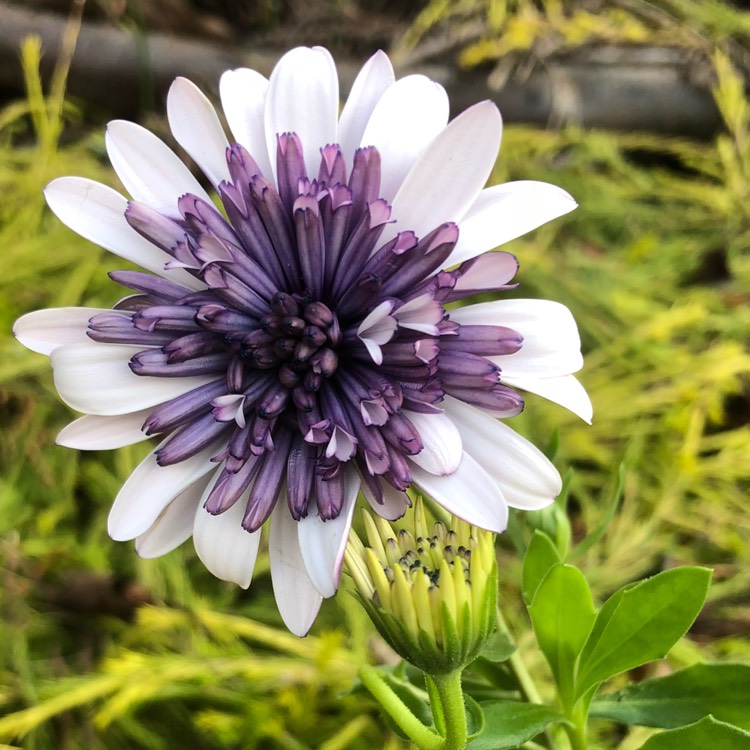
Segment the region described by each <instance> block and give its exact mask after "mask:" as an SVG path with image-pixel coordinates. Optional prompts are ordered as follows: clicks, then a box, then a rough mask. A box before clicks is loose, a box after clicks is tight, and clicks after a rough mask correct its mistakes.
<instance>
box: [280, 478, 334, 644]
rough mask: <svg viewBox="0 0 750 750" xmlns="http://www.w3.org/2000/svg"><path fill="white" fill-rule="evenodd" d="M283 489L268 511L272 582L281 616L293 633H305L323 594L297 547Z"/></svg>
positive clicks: (295, 522) (293, 524) (316, 611)
mask: <svg viewBox="0 0 750 750" xmlns="http://www.w3.org/2000/svg"><path fill="white" fill-rule="evenodd" d="M285 496H286V492H282V493H281V495H280V497H279V500H278V501H277V502H276V505H275V506H274V509H273V513H272V514H271V531H270V535H269V540H268V556H269V558H270V561H271V583H272V585H273V593H274V596H275V597H276V605H277V606H278V608H279V613H280V614H281V619H282V620H284V624H285V625H286V626H287V627H288V628H289V630H291V632H292V633H294V634H295V635H298V636H300V637H302V636H305V635H307V633H308V631H309V630H310V628H311V627H312V624H313V623H314V622H315V618H316V617H317V615H318V611H319V610H320V605H321V603H322V601H323V597H322V596H321V595H320V594H319V593H318V590H317V589H316V588H315V586H313V583H312V581H311V580H310V576H309V575H308V573H307V568H306V567H305V562H304V560H303V559H302V553H301V552H300V547H299V538H298V535H297V525H298V522H297V521H295V520H294V519H293V518H292V516H291V514H290V513H289V508H288V507H287V504H286V502H284V498H285Z"/></svg>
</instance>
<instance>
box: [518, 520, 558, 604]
mask: <svg viewBox="0 0 750 750" xmlns="http://www.w3.org/2000/svg"><path fill="white" fill-rule="evenodd" d="M560 562H561V560H560V555H559V553H558V552H557V547H555V543H554V542H553V541H552V540H551V539H550V538H549V537H548V536H547V535H546V534H545V533H543V532H541V531H535V532H534V536H532V537H531V542H529V547H528V549H527V550H526V555H525V556H524V558H523V582H522V593H523V600H524V601H525V602H526V604H527V605H529V604H531V602H532V601H533V600H534V594H535V593H536V590H537V588H539V584H540V583H541V582H542V579H543V578H544V576H546V575H547V573H549V571H550V568H551V567H553V566H554V565H558V564H559V563H560Z"/></svg>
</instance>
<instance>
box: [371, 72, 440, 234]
mask: <svg viewBox="0 0 750 750" xmlns="http://www.w3.org/2000/svg"><path fill="white" fill-rule="evenodd" d="M448 109H449V105H448V95H447V94H446V93H445V89H444V88H443V87H442V86H441V85H440V84H439V83H435V82H434V81H431V80H430V79H429V78H427V77H426V76H423V75H411V76H406V77H405V78H402V79H400V80H399V81H396V83H394V84H393V85H392V86H390V87H389V88H388V89H387V90H386V91H385V92H384V93H383V95H382V96H381V97H380V100H379V101H378V103H377V104H376V105H375V108H374V109H373V112H372V115H371V116H370V119H369V121H368V123H367V127H366V128H365V132H364V134H363V136H362V142H361V144H360V145H362V146H376V147H377V149H378V151H380V158H381V164H382V177H381V182H380V197H381V198H385V200H387V201H392V200H393V198H394V196H395V195H396V193H397V192H398V189H399V187H400V186H401V183H402V182H403V181H404V178H405V177H406V175H407V174H408V172H409V170H410V169H411V168H412V166H414V164H415V163H416V161H417V159H419V157H420V156H421V155H422V152H423V151H424V150H425V149H426V148H427V146H428V145H429V143H430V141H432V139H433V138H434V137H435V136H436V135H437V134H438V133H439V132H440V131H441V130H442V129H443V128H444V127H445V124H446V123H447V122H448ZM398 228H399V230H400V229H411V228H412V227H410V226H399V227H398Z"/></svg>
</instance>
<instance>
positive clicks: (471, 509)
mask: <svg viewBox="0 0 750 750" xmlns="http://www.w3.org/2000/svg"><path fill="white" fill-rule="evenodd" d="M411 474H412V478H413V479H414V482H415V484H416V485H417V486H418V487H419V488H420V489H421V490H423V491H424V492H425V493H426V494H427V495H429V496H430V497H431V498H432V499H433V500H434V501H435V502H436V503H437V504H438V505H442V507H443V508H445V509H446V510H447V511H448V512H449V513H452V514H453V515H455V516H458V517H459V518H463V520H464V521H466V522H467V523H470V524H473V525H474V526H479V527H481V528H483V529H487V530H488V531H494V532H495V533H498V534H499V533H501V532H503V531H505V527H506V526H507V525H508V506H507V504H506V502H505V499H504V498H503V494H502V492H501V491H500V488H499V487H498V486H497V484H496V483H495V482H493V481H492V478H491V477H490V475H489V474H488V473H487V472H486V471H485V470H484V469H483V468H482V467H481V466H480V465H479V464H478V463H477V462H476V461H475V460H474V459H473V458H472V457H471V456H470V455H468V454H467V453H464V456H463V459H462V460H461V463H460V465H459V467H458V469H456V471H454V472H453V474H448V475H447V476H442V477H441V476H438V475H437V474H430V472H428V471H425V470H424V469H422V468H420V467H419V466H411Z"/></svg>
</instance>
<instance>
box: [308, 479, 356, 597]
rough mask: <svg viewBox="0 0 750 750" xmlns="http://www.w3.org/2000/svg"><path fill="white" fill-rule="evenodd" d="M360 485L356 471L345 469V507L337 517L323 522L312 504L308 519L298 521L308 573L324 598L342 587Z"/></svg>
mask: <svg viewBox="0 0 750 750" xmlns="http://www.w3.org/2000/svg"><path fill="white" fill-rule="evenodd" d="M359 484H360V479H359V476H358V475H357V472H356V471H355V470H354V469H352V468H347V469H345V475H344V504H343V506H342V508H341V513H340V514H339V515H338V517H337V518H333V519H331V520H330V521H323V520H322V519H321V518H320V516H319V515H318V509H317V506H315V504H312V507H311V508H310V511H309V513H308V515H307V517H306V518H302V519H300V520H299V521H298V522H297V535H298V538H299V548H300V553H301V555H302V559H303V560H304V561H305V568H306V569H307V574H308V575H309V576H310V580H311V581H312V582H313V586H315V588H316V589H317V590H318V591H319V592H320V594H321V595H322V596H324V597H329V596H333V595H334V594H335V593H336V589H338V587H339V578H340V577H341V566H342V564H343V562H344V550H345V549H346V542H347V540H348V539H349V529H351V526H352V516H353V514H354V505H355V503H356V500H357V493H358V492H359Z"/></svg>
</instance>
